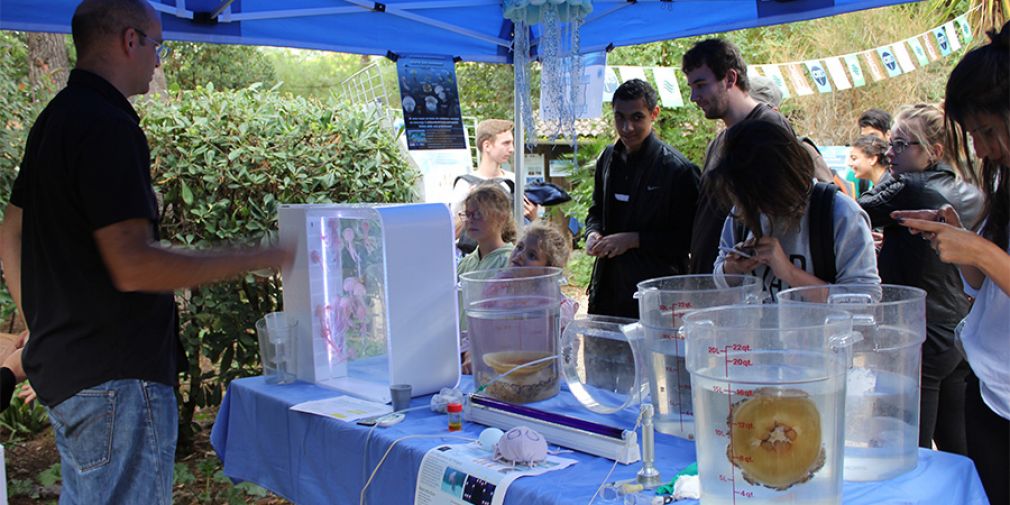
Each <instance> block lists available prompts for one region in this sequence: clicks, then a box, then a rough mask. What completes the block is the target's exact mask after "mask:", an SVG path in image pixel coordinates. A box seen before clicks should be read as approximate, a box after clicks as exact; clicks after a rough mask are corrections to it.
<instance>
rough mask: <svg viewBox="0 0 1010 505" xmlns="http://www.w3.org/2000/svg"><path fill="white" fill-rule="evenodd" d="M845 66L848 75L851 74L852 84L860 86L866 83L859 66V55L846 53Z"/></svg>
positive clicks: (861, 68)
mask: <svg viewBox="0 0 1010 505" xmlns="http://www.w3.org/2000/svg"><path fill="white" fill-rule="evenodd" d="M843 58H844V59H845V67H846V68H848V69H849V75H851V76H852V85H853V86H855V87H857V88H861V87H863V86H865V85H866V78H865V77H864V76H863V67H860V66H859V56H857V55H855V54H846V55H845V56H844V57H843Z"/></svg>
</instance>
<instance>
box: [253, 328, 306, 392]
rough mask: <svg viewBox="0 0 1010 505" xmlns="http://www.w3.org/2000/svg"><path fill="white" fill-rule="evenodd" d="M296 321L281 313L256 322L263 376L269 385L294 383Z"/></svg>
mask: <svg viewBox="0 0 1010 505" xmlns="http://www.w3.org/2000/svg"><path fill="white" fill-rule="evenodd" d="M297 328H298V320H297V319H294V318H289V317H287V316H286V315H285V314H284V313H283V312H271V313H269V314H267V315H265V316H263V317H262V318H260V320H259V321H256V336H257V337H258V338H259V344H260V359H261V360H262V362H263V376H265V377H266V378H267V382H268V383H270V384H290V383H292V382H294V381H295V378H296V377H295V356H296V355H297V352H296V351H297V349H296V343H295V335H296V333H297V331H296V330H297Z"/></svg>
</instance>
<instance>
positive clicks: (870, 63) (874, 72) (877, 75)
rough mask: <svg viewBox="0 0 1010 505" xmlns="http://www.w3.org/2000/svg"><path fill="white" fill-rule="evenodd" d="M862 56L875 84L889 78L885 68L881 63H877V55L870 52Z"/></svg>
mask: <svg viewBox="0 0 1010 505" xmlns="http://www.w3.org/2000/svg"><path fill="white" fill-rule="evenodd" d="M862 54H863V59H864V60H866V68H869V69H870V77H872V78H873V80H874V82H876V81H882V80H884V79H887V76H886V75H884V68H883V67H881V66H880V62H879V61H877V53H876V52H875V51H873V50H870V51H865V52H863V53H862Z"/></svg>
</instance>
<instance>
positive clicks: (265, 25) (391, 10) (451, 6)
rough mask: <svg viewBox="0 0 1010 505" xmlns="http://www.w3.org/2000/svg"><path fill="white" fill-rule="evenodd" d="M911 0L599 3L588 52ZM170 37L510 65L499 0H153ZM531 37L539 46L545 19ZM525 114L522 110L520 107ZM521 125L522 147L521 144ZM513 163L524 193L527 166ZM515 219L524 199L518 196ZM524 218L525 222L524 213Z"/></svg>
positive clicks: (0, 14)
mask: <svg viewBox="0 0 1010 505" xmlns="http://www.w3.org/2000/svg"><path fill="white" fill-rule="evenodd" d="M911 1H914V0H592V3H593V12H592V14H590V15H589V16H588V18H587V19H586V21H585V23H584V24H583V26H582V30H581V32H580V33H581V52H582V53H589V52H598V51H602V50H605V49H609V48H613V47H618V46H627V45H633V44H642V43H646V42H655V41H659V40H668V39H675V38H680V37H687V36H691V35H702V34H706V33H715V32H724V31H729V30H737V29H742V28H751V27H756V26H766V25H774V24H781V23H789V22H794V21H802V20H807V19H814V18H819V17H825V16H831V15H835V14H842V13H846V12H852V11H857V10H862V9H869V8H873V7H880V6H885V5H893V4H899V3H909V2H911ZM78 3H79V0H44V1H39V0H0V29H2V30H20V31H41V32H57V33H69V32H70V19H71V17H72V15H73V11H74V9H75V7H76V6H77V4H78ZM151 4H152V5H153V6H154V7H155V9H157V10H158V11H159V12H161V19H162V24H163V27H164V36H165V38H166V39H169V40H185V41H193V42H210V43H216V44H247V45H265V46H283V47H296V48H304V49H322V50H329V51H340V52H346V53H355V54H371V55H388V54H433V55H446V56H453V57H457V58H460V59H462V60H463V61H480V62H489V63H511V61H512V58H511V56H510V48H511V45H512V28H513V24H512V22H511V21H509V20H507V19H505V18H504V17H503V14H502V2H501V0H383V1H382V2H379V1H369V0H151ZM532 31H533V33H532V34H531V37H530V42H531V47H533V49H534V51H535V49H536V44H537V40H538V37H539V26H534V27H533V29H532ZM516 118H517V119H519V118H520V115H519V114H518V111H517V114H516ZM521 132H522V128H521V127H520V128H516V134H517V135H516V137H517V138H516V144H517V145H522V144H523V140H522V133H521ZM522 158H523V157H522V156H517V157H516V160H517V163H516V167H515V168H516V174H517V177H516V183H517V188H516V190H517V191H518V192H521V191H522V184H523V181H524V179H525V177H524V175H525V170H524V167H523V166H522ZM516 210H517V216H518V214H519V213H520V212H521V201H520V202H517V209H516ZM519 222H522V221H521V220H520V221H519Z"/></svg>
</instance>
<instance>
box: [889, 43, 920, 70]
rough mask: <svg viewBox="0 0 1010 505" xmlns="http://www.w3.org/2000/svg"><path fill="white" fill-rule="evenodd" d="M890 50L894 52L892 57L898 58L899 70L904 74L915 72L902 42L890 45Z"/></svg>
mask: <svg viewBox="0 0 1010 505" xmlns="http://www.w3.org/2000/svg"><path fill="white" fill-rule="evenodd" d="M891 49H893V50H894V56H896V57H897V58H898V65H901V70H902V71H903V72H904V73H906V74H907V73H909V72H914V71H915V64H913V63H912V57H911V56H909V55H908V49H906V48H905V43H904V42H897V43H895V44H892V45H891Z"/></svg>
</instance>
